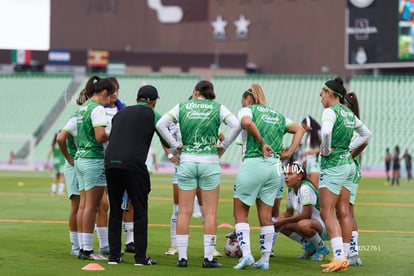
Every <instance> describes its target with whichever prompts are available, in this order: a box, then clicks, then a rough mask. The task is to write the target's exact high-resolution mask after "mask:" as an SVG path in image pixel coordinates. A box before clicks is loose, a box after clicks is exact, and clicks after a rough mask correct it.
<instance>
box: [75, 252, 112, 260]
mask: <svg viewBox="0 0 414 276" xmlns="http://www.w3.org/2000/svg"><path fill="white" fill-rule="evenodd" d="M78 258H79V259H81V260H94V261H107V260H108V258H106V257H104V256H102V255H101V254H98V253H95V252H93V250H92V251H85V250H84V251H81V252H80V253H79V256H78Z"/></svg>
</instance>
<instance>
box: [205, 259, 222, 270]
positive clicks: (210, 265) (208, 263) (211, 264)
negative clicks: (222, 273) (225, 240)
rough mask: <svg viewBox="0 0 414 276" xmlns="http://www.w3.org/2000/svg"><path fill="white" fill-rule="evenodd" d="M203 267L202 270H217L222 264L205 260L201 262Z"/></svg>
mask: <svg viewBox="0 0 414 276" xmlns="http://www.w3.org/2000/svg"><path fill="white" fill-rule="evenodd" d="M203 267H204V268H218V267H222V264H221V263H219V262H217V261H216V260H214V259H213V260H211V261H209V260H208V259H207V258H205V259H204V261H203Z"/></svg>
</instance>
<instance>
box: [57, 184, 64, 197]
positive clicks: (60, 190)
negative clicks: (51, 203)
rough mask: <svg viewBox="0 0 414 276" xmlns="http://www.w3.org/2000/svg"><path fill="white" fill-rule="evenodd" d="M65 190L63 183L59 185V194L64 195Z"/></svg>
mask: <svg viewBox="0 0 414 276" xmlns="http://www.w3.org/2000/svg"><path fill="white" fill-rule="evenodd" d="M64 189H65V184H63V183H59V190H58V194H60V195H61V194H63V190H64Z"/></svg>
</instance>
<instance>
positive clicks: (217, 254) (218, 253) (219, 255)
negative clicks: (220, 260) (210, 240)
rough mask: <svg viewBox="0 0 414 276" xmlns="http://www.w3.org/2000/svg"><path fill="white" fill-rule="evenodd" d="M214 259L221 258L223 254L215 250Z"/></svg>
mask: <svg viewBox="0 0 414 276" xmlns="http://www.w3.org/2000/svg"><path fill="white" fill-rule="evenodd" d="M213 257H221V253H220V252H218V251H217V249H215V248H214V252H213Z"/></svg>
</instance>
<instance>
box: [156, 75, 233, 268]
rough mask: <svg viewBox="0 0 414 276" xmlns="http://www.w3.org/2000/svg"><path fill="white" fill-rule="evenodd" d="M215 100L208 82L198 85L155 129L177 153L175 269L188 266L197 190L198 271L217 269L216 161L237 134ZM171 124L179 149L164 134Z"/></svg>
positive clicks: (169, 134)
mask: <svg viewBox="0 0 414 276" xmlns="http://www.w3.org/2000/svg"><path fill="white" fill-rule="evenodd" d="M215 97H216V96H215V93H214V88H213V84H212V83H211V82H209V81H200V82H198V83H197V85H196V86H195V88H194V91H193V97H192V99H190V100H187V101H184V102H181V103H179V104H178V105H176V106H175V107H174V108H173V109H171V110H170V111H168V112H167V113H166V114H165V115H164V116H162V118H161V119H160V120H159V122H158V123H157V129H158V131H159V132H160V134H161V135H162V136H163V138H164V139H165V140H166V141H167V142H168V144H170V145H171V146H172V148H177V149H178V151H179V152H181V156H180V163H179V165H178V166H177V176H178V188H179V189H178V205H179V208H178V219H177V236H176V237H177V247H178V263H177V266H178V267H187V265H188V264H187V262H188V261H187V259H188V258H187V248H188V240H189V235H188V234H189V228H190V227H189V226H190V218H191V214H192V212H193V204H194V196H195V194H196V192H197V188H200V189H201V198H202V201H203V212H204V261H203V264H202V267H204V268H217V267H221V264H220V263H218V262H217V261H215V260H214V259H213V253H214V250H215V244H216V238H217V237H216V233H217V225H216V223H217V221H216V212H217V205H218V198H219V184H220V176H221V168H220V164H219V157H220V156H221V154H223V152H224V150H225V149H226V148H227V147H228V146H229V145H230V144H231V143H232V142H233V141H234V139H236V137H237V135H238V134H239V132H240V124H239V122H238V120H237V118H236V117H235V116H234V115H233V114H232V113H231V112H230V111H229V110H228V109H227V108H226V107H225V106H223V105H221V104H220V103H218V102H216V101H214V99H215ZM172 122H174V123H177V122H178V123H179V124H180V132H181V136H182V142H183V145H178V143H177V141H176V140H175V139H174V137H173V136H172V135H171V133H170V132H169V130H168V127H169V126H170V124H171V123H172ZM223 122H224V123H226V124H228V125H229V126H230V127H231V131H230V133H229V134H228V136H227V137H226V138H225V140H224V141H223V142H221V145H217V140H218V132H219V127H220V124H221V123H223Z"/></svg>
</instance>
